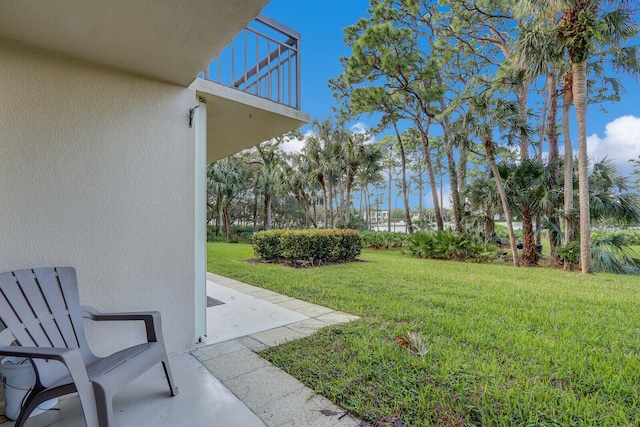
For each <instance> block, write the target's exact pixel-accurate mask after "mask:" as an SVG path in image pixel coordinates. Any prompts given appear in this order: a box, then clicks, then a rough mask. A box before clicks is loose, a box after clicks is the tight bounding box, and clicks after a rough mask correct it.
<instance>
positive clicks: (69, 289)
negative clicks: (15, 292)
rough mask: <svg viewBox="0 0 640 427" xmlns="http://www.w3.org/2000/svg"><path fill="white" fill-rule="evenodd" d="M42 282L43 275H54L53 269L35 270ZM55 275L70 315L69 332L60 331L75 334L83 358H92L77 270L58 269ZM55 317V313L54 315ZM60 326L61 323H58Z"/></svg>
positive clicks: (66, 311)
mask: <svg viewBox="0 0 640 427" xmlns="http://www.w3.org/2000/svg"><path fill="white" fill-rule="evenodd" d="M33 271H34V272H35V274H36V277H38V280H40V279H39V278H40V277H43V275H52V274H53V269H51V268H36V269H34V270H33ZM55 275H57V277H58V283H59V285H60V289H61V290H62V296H63V298H64V307H65V313H66V314H67V315H68V318H67V319H69V324H68V325H67V329H68V331H67V330H65V329H63V328H62V326H60V329H61V330H62V331H63V333H64V332H68V333H70V334H73V338H74V339H75V340H76V343H77V345H78V347H79V348H80V352H81V353H82V356H83V357H85V360H88V359H86V358H87V357H89V356H92V357H93V355H92V353H91V351H90V350H89V345H88V344H87V340H86V338H85V335H84V325H83V318H82V312H81V311H80V294H79V293H78V278H77V276H76V270H75V268H73V267H58V268H56V269H55ZM54 315H55V313H54ZM56 321H58V316H57V315H56ZM58 324H59V323H58Z"/></svg>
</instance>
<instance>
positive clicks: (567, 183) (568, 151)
mask: <svg viewBox="0 0 640 427" xmlns="http://www.w3.org/2000/svg"><path fill="white" fill-rule="evenodd" d="M562 93H563V98H564V99H563V105H562V135H563V137H564V243H568V242H573V241H574V240H575V238H576V233H575V214H574V212H573V142H572V141H571V126H570V116H569V113H570V111H571V105H572V104H573V74H572V73H571V72H570V71H568V72H567V73H565V74H564V75H563V76H562ZM565 267H568V266H565Z"/></svg>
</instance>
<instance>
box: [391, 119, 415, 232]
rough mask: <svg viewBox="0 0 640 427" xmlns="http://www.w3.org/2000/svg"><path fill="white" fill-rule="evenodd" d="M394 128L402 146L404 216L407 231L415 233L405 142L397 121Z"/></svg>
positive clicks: (399, 145)
mask: <svg viewBox="0 0 640 427" xmlns="http://www.w3.org/2000/svg"><path fill="white" fill-rule="evenodd" d="M393 128H394V129H395V131H396V137H397V138H398V147H400V162H401V164H402V196H403V198H404V218H405V223H406V227H407V232H408V233H409V234H413V224H411V206H409V194H408V192H407V189H408V187H409V186H408V185H407V156H406V155H405V152H404V143H403V142H402V137H401V136H400V132H399V131H398V126H397V123H396V122H395V121H394V122H393Z"/></svg>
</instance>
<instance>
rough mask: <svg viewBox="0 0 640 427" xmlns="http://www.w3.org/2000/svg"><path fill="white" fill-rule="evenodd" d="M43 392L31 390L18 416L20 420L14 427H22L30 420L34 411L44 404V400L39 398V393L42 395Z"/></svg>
mask: <svg viewBox="0 0 640 427" xmlns="http://www.w3.org/2000/svg"><path fill="white" fill-rule="evenodd" d="M41 391H42V389H38V388H37V387H34V388H33V389H31V391H30V392H29V394H27V396H26V397H25V398H24V401H23V405H22V408H21V409H20V413H19V414H18V418H16V422H15V424H14V427H22V426H23V425H24V423H25V422H26V421H27V420H28V419H29V415H31V413H32V412H33V410H34V409H36V408H37V407H38V405H39V404H41V403H42V402H43V400H41V399H38V398H37V396H38V393H40V392H41Z"/></svg>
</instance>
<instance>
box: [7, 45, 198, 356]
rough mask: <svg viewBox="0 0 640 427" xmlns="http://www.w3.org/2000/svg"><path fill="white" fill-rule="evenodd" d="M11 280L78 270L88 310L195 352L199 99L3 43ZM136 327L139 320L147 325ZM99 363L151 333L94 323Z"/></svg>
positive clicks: (91, 335)
mask: <svg viewBox="0 0 640 427" xmlns="http://www.w3.org/2000/svg"><path fill="white" fill-rule="evenodd" d="M0 58H2V61H1V63H0V271H8V270H16V269H21V268H30V267H42V266H67V265H70V266H74V267H75V268H76V270H77V273H78V279H79V287H80V299H81V303H83V304H88V305H92V306H94V307H96V308H97V309H98V310H101V311H107V312H108V311H129V310H159V311H161V313H162V319H163V328H164V336H165V341H166V343H167V349H168V351H169V352H171V353H176V352H182V351H186V350H188V349H190V348H192V346H193V345H194V280H195V279H194V277H195V274H194V229H195V228H194V179H195V177H194V164H195V159H194V156H195V154H194V133H193V129H190V128H189V126H188V111H189V108H191V107H193V106H194V105H195V103H196V100H195V99H196V98H195V93H194V91H192V90H190V89H187V88H183V87H179V86H173V85H170V84H165V83H161V82H156V81H150V80H147V79H143V78H139V77H136V76H133V75H128V74H124V73H121V72H118V71H115V70H111V69H108V68H102V67H99V66H95V65H92V64H90V63H86V62H83V61H80V60H75V59H72V58H68V57H64V56H60V55H57V54H51V53H48V52H45V51H40V50H35V49H32V48H28V47H25V46H23V45H20V44H16V43H13V42H7V41H0ZM136 323H137V322H136ZM88 327H89V333H88V338H89V340H90V342H91V345H92V347H93V349H94V351H96V352H97V353H99V354H104V353H107V352H110V351H113V350H115V349H118V348H122V347H123V346H125V345H129V344H132V343H134V342H138V341H139V339H141V338H142V337H144V331H143V327H142V325H141V324H139V325H136V326H135V327H130V326H127V327H125V326H122V325H109V326H104V327H103V325H100V326H99V327H98V326H96V325H88Z"/></svg>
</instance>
